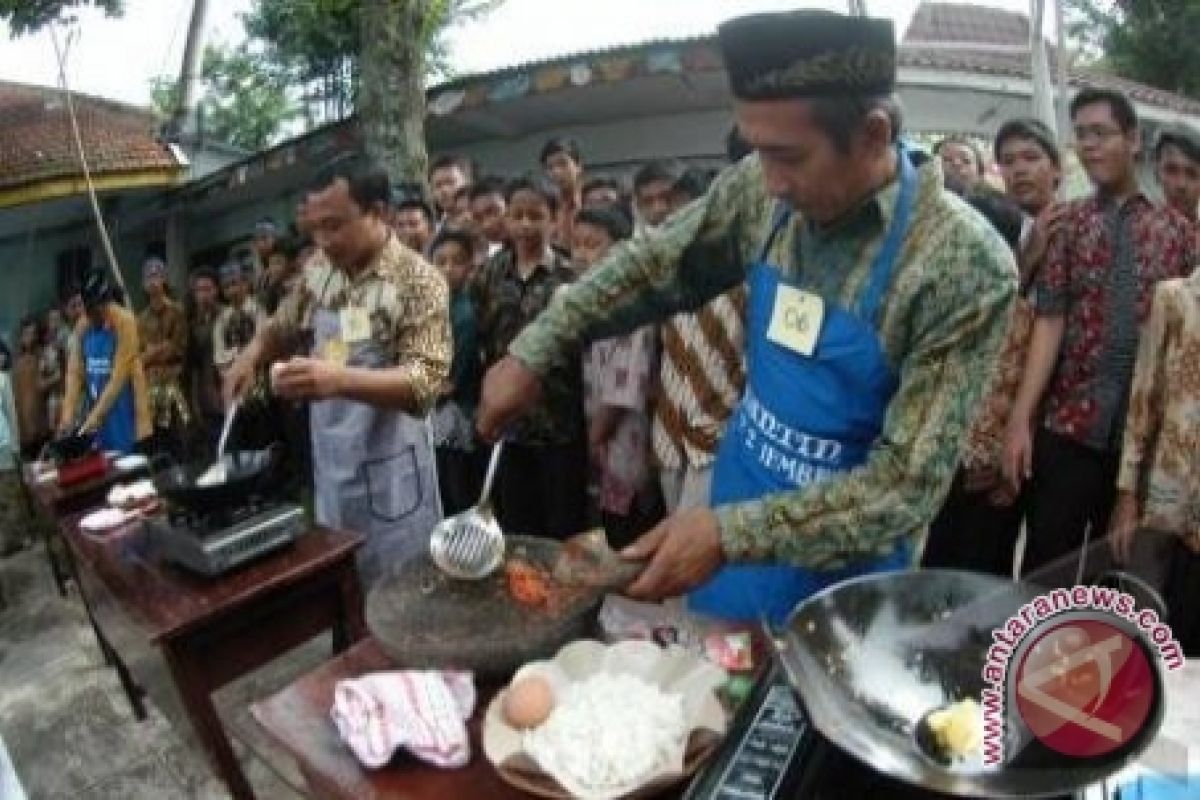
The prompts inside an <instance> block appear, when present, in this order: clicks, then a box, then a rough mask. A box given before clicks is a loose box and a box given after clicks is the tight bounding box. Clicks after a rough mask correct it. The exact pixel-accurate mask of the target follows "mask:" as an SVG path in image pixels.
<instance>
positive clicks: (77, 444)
mask: <svg viewBox="0 0 1200 800" xmlns="http://www.w3.org/2000/svg"><path fill="white" fill-rule="evenodd" d="M95 446H96V434H95V433H93V432H91V431H89V432H87V433H72V434H68V435H66V436H59V437H58V438H57V439H51V440H50V442H49V443H48V444H47V445H46V452H48V453H49V454H50V457H51V458H53V459H54V460H55V461H56V462H57V463H59V464H65V463H68V462H71V461H76V460H78V459H80V458H83V457H84V456H86V455H87V454H88V453H90V452H91V451H92V450H93V449H94V448H95Z"/></svg>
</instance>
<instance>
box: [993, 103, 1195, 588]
mask: <svg viewBox="0 0 1200 800" xmlns="http://www.w3.org/2000/svg"><path fill="white" fill-rule="evenodd" d="M1071 120H1072V123H1073V125H1074V127H1075V141H1076V143H1077V144H1076V146H1077V148H1078V149H1079V156H1080V160H1081V161H1082V163H1083V165H1084V168H1085V169H1086V170H1087V173H1088V177H1089V178H1090V179H1091V181H1092V184H1093V186H1094V187H1095V191H1094V193H1093V194H1092V195H1091V196H1090V197H1087V198H1084V199H1081V200H1076V201H1073V202H1071V203H1069V204H1068V207H1067V209H1066V210H1065V211H1064V212H1063V214H1064V216H1063V220H1062V223H1061V226H1062V227H1061V229H1060V231H1059V233H1058V235H1057V236H1055V237H1054V238H1053V239H1052V240H1051V242H1050V246H1049V248H1050V249H1049V255H1048V256H1047V260H1046V265H1045V267H1044V268H1043V269H1041V270H1040V272H1039V274H1038V276H1037V279H1036V281H1035V289H1034V298H1035V302H1034V306H1035V311H1036V314H1037V319H1036V320H1035V322H1034V326H1033V334H1032V339H1031V341H1030V346H1029V357H1028V359H1027V362H1026V365H1025V374H1024V376H1023V378H1022V381H1021V388H1020V390H1019V391H1018V393H1017V399H1016V402H1015V404H1014V407H1013V411H1012V416H1011V419H1010V421H1009V425H1008V433H1007V443H1006V447H1005V451H1006V452H1005V459H1004V460H1005V463H1004V471H1005V476H1006V478H1007V479H1008V480H1009V482H1010V483H1011V484H1012V486H1013V488H1014V489H1019V488H1020V487H1021V486H1022V485H1023V484H1024V483H1025V482H1029V490H1030V497H1029V520H1028V537H1027V540H1026V546H1025V556H1024V565H1023V571H1024V572H1026V573H1028V572H1030V571H1032V570H1035V569H1037V568H1038V567H1040V566H1042V565H1044V564H1046V563H1049V562H1050V561H1053V560H1054V559H1056V558H1058V557H1059V556H1062V555H1064V554H1066V553H1068V552H1071V551H1072V550H1074V549H1076V548H1078V547H1080V546H1081V545H1082V544H1083V543H1084V541H1085V538H1086V537H1087V536H1088V531H1089V530H1090V531H1091V535H1093V536H1103V535H1105V533H1107V531H1108V524H1109V516H1110V513H1111V511H1112V505H1113V500H1114V495H1115V491H1116V490H1115V485H1116V478H1117V468H1118V464H1119V460H1118V458H1119V451H1120V445H1121V439H1122V436H1123V427H1124V422H1125V416H1126V409H1127V407H1128V399H1129V390H1130V383H1131V381H1132V378H1133V366H1134V360H1135V357H1136V354H1137V346H1138V333H1139V326H1140V325H1141V324H1142V323H1143V321H1144V320H1145V317H1146V314H1147V312H1148V311H1149V305H1150V299H1151V297H1152V295H1153V292H1154V286H1155V284H1157V283H1158V281H1160V280H1165V279H1168V278H1177V277H1181V276H1183V275H1187V274H1188V273H1189V272H1190V271H1191V269H1192V267H1193V266H1194V264H1195V263H1196V237H1195V235H1194V231H1193V229H1192V226H1191V224H1190V223H1189V222H1188V221H1187V220H1186V219H1184V218H1183V217H1182V216H1181V215H1180V214H1179V213H1178V212H1175V211H1173V210H1170V209H1159V208H1155V206H1154V205H1153V204H1152V203H1151V202H1150V201H1149V200H1148V199H1147V198H1146V195H1145V194H1144V193H1143V192H1142V190H1141V187H1139V186H1138V181H1137V172H1136V160H1135V159H1136V155H1137V152H1138V150H1139V149H1140V146H1141V138H1140V134H1139V132H1138V122H1137V115H1136V113H1135V112H1134V109H1133V105H1132V104H1131V103H1130V102H1129V100H1128V99H1127V98H1126V97H1125V96H1124V95H1122V94H1120V93H1119V92H1115V91H1111V90H1101V89H1085V90H1083V91H1081V92H1079V94H1077V95H1076V96H1075V98H1074V99H1073V100H1072V101H1071Z"/></svg>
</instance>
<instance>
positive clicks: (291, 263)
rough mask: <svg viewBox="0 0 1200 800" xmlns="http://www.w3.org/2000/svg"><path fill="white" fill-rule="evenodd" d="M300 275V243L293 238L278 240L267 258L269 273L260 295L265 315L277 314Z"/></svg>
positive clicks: (259, 300) (266, 275) (265, 276)
mask: <svg viewBox="0 0 1200 800" xmlns="http://www.w3.org/2000/svg"><path fill="white" fill-rule="evenodd" d="M299 273H300V242H299V241H297V240H296V239H294V238H292V237H283V238H280V239H277V240H276V241H275V247H274V249H273V250H272V251H271V255H270V256H268V257H267V272H266V274H265V275H264V276H263V278H264V280H263V283H262V291H260V293H259V295H258V303H259V305H260V306H262V309H263V311H264V312H265V313H267V314H273V313H275V309H276V308H278V307H279V304H280V302H282V301H283V298H284V297H286V296H287V293H288V292H289V291H291V289H292V287H293V286H294V285H295V284H296V279H297V277H298V275H299Z"/></svg>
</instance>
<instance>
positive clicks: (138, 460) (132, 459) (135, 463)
mask: <svg viewBox="0 0 1200 800" xmlns="http://www.w3.org/2000/svg"><path fill="white" fill-rule="evenodd" d="M149 465H150V459H148V458H146V457H145V456H143V455H138V454H136V453H135V454H134V455H130V456H121V457H120V458H118V459H117V460H116V461H114V462H113V466H114V467H116V468H117V469H118V470H120V471H121V472H132V471H133V470H135V469H141V468H142V467H146V466H149Z"/></svg>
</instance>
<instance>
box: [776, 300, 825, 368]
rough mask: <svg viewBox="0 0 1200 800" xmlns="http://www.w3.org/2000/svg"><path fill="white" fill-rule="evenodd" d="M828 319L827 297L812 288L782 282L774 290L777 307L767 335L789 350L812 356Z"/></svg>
mask: <svg viewBox="0 0 1200 800" xmlns="http://www.w3.org/2000/svg"><path fill="white" fill-rule="evenodd" d="M824 321H825V301H824V300H822V299H821V298H820V297H819V296H818V295H815V294H812V293H811V292H805V291H801V290H800V289H797V288H796V287H794V286H786V285H784V284H780V285H779V286H778V287H777V289H776V291H775V308H774V309H773V310H772V311H771V324H770V326H769V327H768V328H767V338H768V339H770V340H771V341H772V342H775V343H776V344H780V345H783V346H784V347H786V348H788V349H789V350H795V351H796V352H797V353H799V354H801V355H804V356H811V355H812V354H813V351H815V350H816V349H817V337H818V336H820V335H821V325H822V323H823V322H824Z"/></svg>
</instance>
